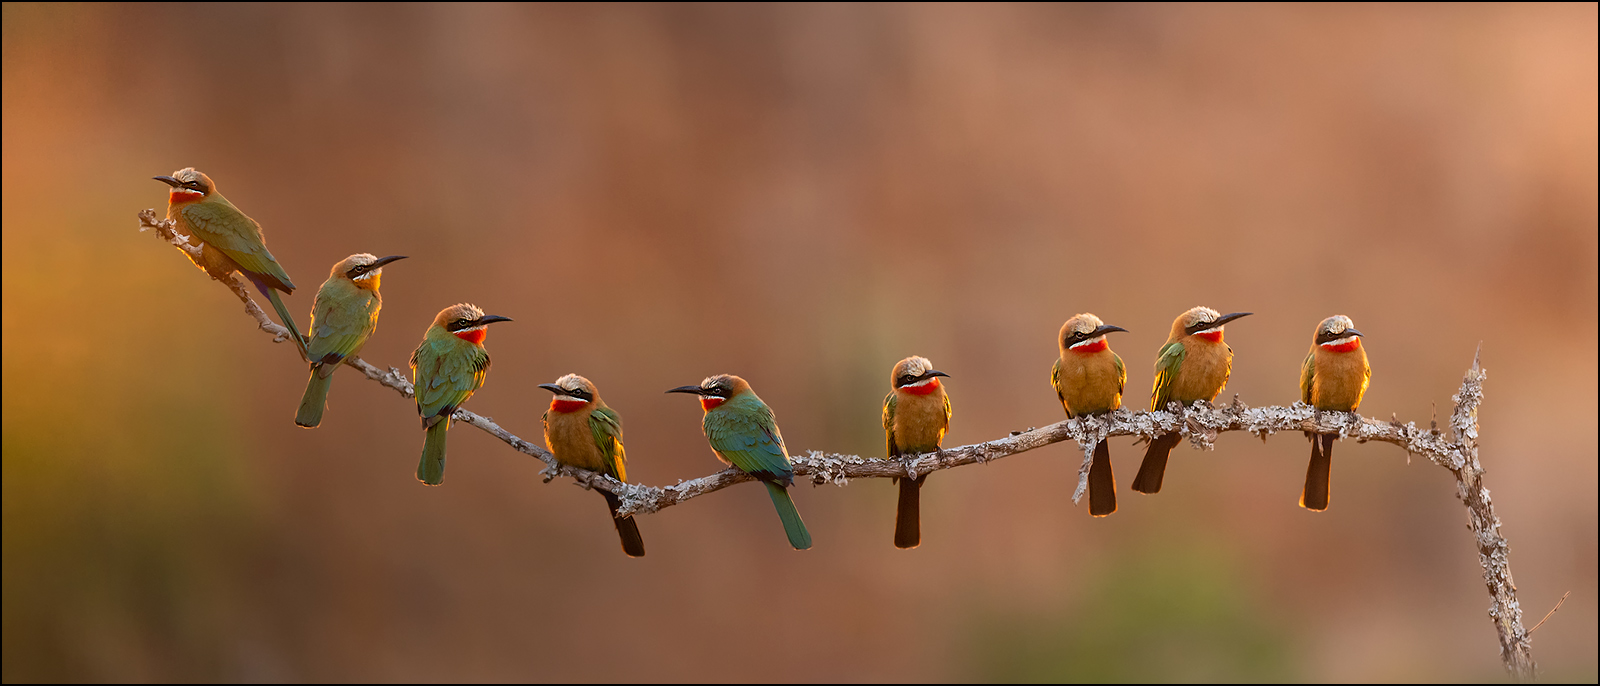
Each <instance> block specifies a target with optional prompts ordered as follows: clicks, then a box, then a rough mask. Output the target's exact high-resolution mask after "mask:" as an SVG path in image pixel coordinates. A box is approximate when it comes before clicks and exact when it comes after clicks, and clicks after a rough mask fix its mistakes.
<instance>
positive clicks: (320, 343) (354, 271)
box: [294, 253, 406, 429]
mask: <svg viewBox="0 0 1600 686" xmlns="http://www.w3.org/2000/svg"><path fill="white" fill-rule="evenodd" d="M405 258H406V257H405V255H390V256H388V257H373V256H372V255H369V254H367V253H358V254H355V255H351V256H349V257H346V258H344V259H342V260H339V263H338V264H335V265H333V269H332V270H331V271H329V272H328V280H327V281H324V282H322V288H319V289H317V299H316V300H315V301H313V302H312V304H311V326H310V328H308V329H307V330H308V331H310V332H311V340H310V341H307V342H306V352H307V353H309V354H310V356H311V378H310V379H309V380H307V381H306V392H305V395H303V396H301V397H300V411H299V412H297V413H296V414H295V416H294V423H296V424H299V425H300V426H303V427H306V428H308V429H309V428H314V427H316V426H317V425H318V424H321V423H322V408H323V407H324V406H325V405H327V403H328V388H329V387H331V386H332V385H333V372H334V370H336V369H338V368H339V363H341V362H343V361H344V359H345V358H347V357H351V356H353V355H359V354H360V353H361V346H364V345H366V344H367V339H368V338H369V337H371V336H372V332H373V331H376V330H377V328H378V310H379V309H380V308H382V307H383V296H382V295H379V294H378V282H379V281H380V280H381V279H382V278H383V265H386V264H389V263H390V262H393V261H395V260H403V259H405Z"/></svg>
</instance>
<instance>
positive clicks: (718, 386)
mask: <svg viewBox="0 0 1600 686" xmlns="http://www.w3.org/2000/svg"><path fill="white" fill-rule="evenodd" d="M667 392H668V393H693V394H695V395H698V396H700V407H701V408H703V409H704V410H705V411H706V416H705V420H704V421H703V422H702V423H701V428H703V429H704V430H705V433H706V440H707V441H709V442H710V443H711V450H712V451H713V452H715V453H716V454H717V459H719V460H722V461H723V462H725V463H727V464H731V465H733V466H735V467H738V468H739V470H740V471H742V472H744V473H746V474H749V475H751V476H753V477H755V478H757V479H760V480H761V483H762V484H764V485H766V487H767V495H769V496H771V497H772V506H773V507H774V508H777V510H778V519H779V520H782V522H783V531H784V533H785V534H788V536H789V545H792V546H794V549H795V550H805V549H807V548H810V547H811V532H809V531H806V523H805V522H804V521H801V519H800V511H799V510H796V509H795V507H794V501H793V500H791V499H790V498H789V490H788V487H789V486H791V485H793V484H794V468H793V467H792V466H791V465H790V464H789V451H788V450H786V449H785V448H784V447H783V434H782V433H780V432H779V431H778V422H777V420H775V419H774V418H773V416H772V408H769V407H767V404H766V403H764V402H761V398H758V397H756V393H755V391H752V390H750V384H748V383H746V382H745V380H744V379H741V378H739V377H737V376H733V375H731V374H718V375H716V376H708V377H706V378H705V380H704V381H701V382H700V384H699V385H697V386H679V387H677V388H673V389H670V390H668V391H667Z"/></svg>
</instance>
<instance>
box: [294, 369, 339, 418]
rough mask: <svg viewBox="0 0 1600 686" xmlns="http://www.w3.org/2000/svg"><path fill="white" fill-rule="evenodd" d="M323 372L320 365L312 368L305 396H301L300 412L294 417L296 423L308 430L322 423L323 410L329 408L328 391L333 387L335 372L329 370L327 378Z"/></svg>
mask: <svg viewBox="0 0 1600 686" xmlns="http://www.w3.org/2000/svg"><path fill="white" fill-rule="evenodd" d="M322 371H323V370H322V365H320V364H319V365H312V366H311V378H310V379H308V380H307V381H306V392H305V395H302V396H300V411H299V412H297V413H295V415H294V423H296V424H299V425H300V426H303V427H305V428H307V429H314V428H316V427H317V425H318V424H321V423H322V408H323V407H325V406H327V404H328V389H329V388H331V387H333V370H331V369H330V370H328V375H327V376H323V375H322Z"/></svg>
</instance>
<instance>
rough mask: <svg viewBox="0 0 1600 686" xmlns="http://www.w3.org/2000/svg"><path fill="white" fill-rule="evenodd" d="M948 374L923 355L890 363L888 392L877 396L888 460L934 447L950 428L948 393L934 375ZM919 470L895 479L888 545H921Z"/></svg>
mask: <svg viewBox="0 0 1600 686" xmlns="http://www.w3.org/2000/svg"><path fill="white" fill-rule="evenodd" d="M941 376H943V377H949V376H950V375H949V374H946V373H944V372H941V371H939V370H937V369H934V368H933V363H932V362H930V361H928V358H926V357H917V356H914V355H913V356H911V357H908V358H906V359H903V360H901V361H899V362H896V363H895V365H894V369H892V370H890V373H889V384H890V387H891V389H890V391H889V395H887V396H884V398H883V433H884V444H885V450H886V451H887V453H888V456H889V459H895V458H898V457H900V456H902V455H907V456H916V455H921V454H923V453H931V452H935V451H937V450H939V444H940V443H942V442H943V441H944V433H945V431H947V430H949V429H950V396H949V395H946V394H945V392H944V384H942V383H940V382H939V377H941ZM927 479H928V475H927V474H923V475H922V476H919V477H917V478H915V479H896V481H898V482H899V484H900V500H899V503H898V504H897V505H896V506H895V517H894V547H896V548H915V547H917V546H918V545H919V544H921V543H922V514H921V509H922V495H921V493H922V483H923V482H924V481H926V480H927Z"/></svg>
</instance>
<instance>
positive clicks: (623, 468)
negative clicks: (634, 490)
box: [589, 405, 628, 482]
mask: <svg viewBox="0 0 1600 686" xmlns="http://www.w3.org/2000/svg"><path fill="white" fill-rule="evenodd" d="M589 431H591V432H593V433H594V444H595V446H596V447H598V448H600V457H601V459H602V460H604V462H605V473H607V474H610V475H611V476H612V477H614V478H616V480H617V481H623V482H626V481H627V480H628V467H627V459H628V458H627V453H626V451H624V450H623V449H622V417H620V416H618V415H617V413H616V411H615V410H613V409H611V408H609V407H606V406H605V405H600V406H599V407H596V408H594V410H593V411H591V412H590V413H589Z"/></svg>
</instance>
